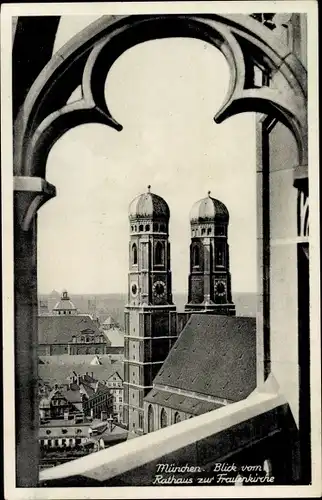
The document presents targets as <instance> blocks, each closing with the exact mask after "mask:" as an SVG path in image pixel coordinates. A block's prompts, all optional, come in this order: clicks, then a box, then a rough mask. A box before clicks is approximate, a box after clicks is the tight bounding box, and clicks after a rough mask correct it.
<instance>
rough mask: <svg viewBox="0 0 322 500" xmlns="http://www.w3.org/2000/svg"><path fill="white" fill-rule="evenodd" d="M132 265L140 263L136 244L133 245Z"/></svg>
mask: <svg viewBox="0 0 322 500" xmlns="http://www.w3.org/2000/svg"><path fill="white" fill-rule="evenodd" d="M132 263H133V264H134V265H135V264H137V263H138V249H137V246H136V244H135V243H133V245H132Z"/></svg>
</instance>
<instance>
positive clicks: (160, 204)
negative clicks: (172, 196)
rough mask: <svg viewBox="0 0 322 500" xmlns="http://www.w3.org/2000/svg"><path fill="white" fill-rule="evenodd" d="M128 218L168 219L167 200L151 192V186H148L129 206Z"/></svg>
mask: <svg viewBox="0 0 322 500" xmlns="http://www.w3.org/2000/svg"><path fill="white" fill-rule="evenodd" d="M129 218H130V220H133V219H146V218H148V219H153V220H160V219H162V220H167V221H168V220H169V218H170V210H169V207H168V204H167V202H166V201H165V200H164V199H163V198H161V196H158V195H157V194H154V193H151V186H148V191H147V192H146V193H143V194H140V195H139V196H137V197H136V198H134V200H133V201H131V203H130V206H129Z"/></svg>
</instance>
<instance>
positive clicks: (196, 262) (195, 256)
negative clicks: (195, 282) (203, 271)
mask: <svg viewBox="0 0 322 500" xmlns="http://www.w3.org/2000/svg"><path fill="white" fill-rule="evenodd" d="M192 265H193V266H194V267H198V266H200V250H199V247H198V246H197V245H195V246H194V247H193V249H192Z"/></svg>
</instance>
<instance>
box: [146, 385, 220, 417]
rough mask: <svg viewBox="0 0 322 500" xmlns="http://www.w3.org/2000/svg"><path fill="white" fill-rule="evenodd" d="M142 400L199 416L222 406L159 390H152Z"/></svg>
mask: <svg viewBox="0 0 322 500" xmlns="http://www.w3.org/2000/svg"><path fill="white" fill-rule="evenodd" d="M144 400H145V401H148V402H150V403H157V404H159V405H161V406H165V407H167V408H173V409H174V410H178V411H183V412H185V413H191V414H192V415H201V414H202V413H206V412H207V411H211V410H216V409H217V408H221V407H222V406H223V405H221V404H217V403H214V402H212V401H202V400H200V399H197V398H192V397H188V396H183V395H181V394H174V393H171V392H168V391H162V390H160V389H152V390H151V391H150V392H149V393H148V395H147V396H146V397H145V398H144Z"/></svg>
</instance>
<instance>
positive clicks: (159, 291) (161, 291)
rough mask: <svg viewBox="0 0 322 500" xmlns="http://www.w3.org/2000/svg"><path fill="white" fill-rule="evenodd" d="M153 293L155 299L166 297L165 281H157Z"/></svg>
mask: <svg viewBox="0 0 322 500" xmlns="http://www.w3.org/2000/svg"><path fill="white" fill-rule="evenodd" d="M153 293H154V295H155V297H158V298H163V297H164V296H165V283H164V282H163V281H156V282H155V283H154V284H153Z"/></svg>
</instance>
